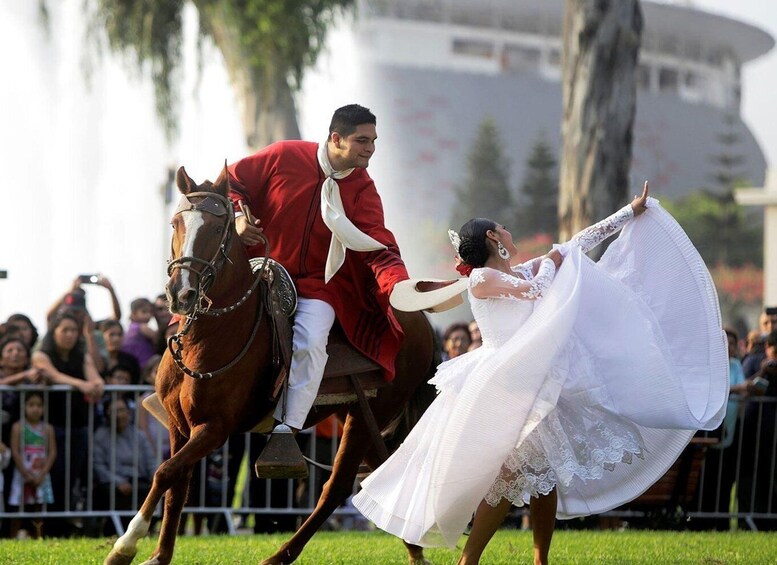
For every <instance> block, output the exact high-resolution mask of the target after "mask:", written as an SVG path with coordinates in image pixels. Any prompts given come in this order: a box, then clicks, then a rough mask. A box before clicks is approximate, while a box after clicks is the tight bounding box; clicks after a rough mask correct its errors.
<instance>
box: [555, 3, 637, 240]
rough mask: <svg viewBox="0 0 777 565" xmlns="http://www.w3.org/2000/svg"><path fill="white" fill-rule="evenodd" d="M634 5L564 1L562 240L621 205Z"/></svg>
mask: <svg viewBox="0 0 777 565" xmlns="http://www.w3.org/2000/svg"><path fill="white" fill-rule="evenodd" d="M642 23H643V22H642V12H641V9H640V5H639V1H638V0H567V2H566V11H565V14H564V30H563V36H564V49H563V55H562V93H563V122H562V128H561V131H562V137H563V147H562V154H561V171H560V187H559V191H560V194H559V227H560V232H561V233H560V239H561V240H562V241H564V240H566V239H568V238H569V237H571V236H572V235H574V233H576V232H577V231H578V230H580V229H582V228H584V227H586V226H588V225H589V224H590V223H591V222H593V221H596V220H599V219H601V218H604V217H605V216H607V215H608V214H610V213H612V212H613V211H614V210H615V209H616V208H617V207H618V206H619V205H621V204H622V203H623V202H624V200H625V199H626V196H627V192H628V189H627V187H628V180H629V177H628V172H629V164H630V162H631V147H632V128H633V123H634V113H635V107H636V82H635V71H636V68H637V55H638V53H639V46H640V41H641V36H642Z"/></svg>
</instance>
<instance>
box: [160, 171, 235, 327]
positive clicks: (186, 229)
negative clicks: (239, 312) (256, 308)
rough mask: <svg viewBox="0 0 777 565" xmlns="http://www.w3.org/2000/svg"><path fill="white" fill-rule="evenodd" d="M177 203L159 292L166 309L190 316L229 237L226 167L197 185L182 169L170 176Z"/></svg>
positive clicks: (231, 224)
mask: <svg viewBox="0 0 777 565" xmlns="http://www.w3.org/2000/svg"><path fill="white" fill-rule="evenodd" d="M175 184H176V185H177V186H178V190H179V191H180V192H181V195H182V196H181V202H180V203H179V204H178V208H177V209H176V211H175V213H174V214H173V219H172V221H171V224H172V226H173V239H172V244H171V250H170V251H171V255H170V262H169V264H168V267H167V274H168V275H169V276H170V280H168V282H167V285H166V287H165V290H166V291H167V297H168V299H169V301H170V310H171V311H172V312H174V313H176V314H181V315H186V314H193V313H195V312H196V311H197V309H198V308H199V307H200V305H201V300H202V299H203V298H204V297H205V293H206V292H207V290H208V288H209V287H210V285H211V284H213V281H214V280H215V278H216V276H217V275H218V273H219V271H220V270H221V268H222V266H223V265H224V262H225V261H226V260H227V255H228V254H229V249H230V246H231V244H232V239H233V237H234V235H235V214H234V212H233V209H232V203H231V202H230V200H229V199H228V198H227V194H228V193H229V175H228V174H227V167H226V164H225V165H224V170H223V171H222V172H221V174H220V175H219V178H218V179H217V180H216V182H215V183H212V182H210V181H205V182H204V183H202V184H200V185H197V183H195V182H194V181H193V180H192V179H191V178H190V177H189V175H187V174H186V171H185V170H184V168H183V167H181V168H180V169H178V172H177V173H176V175H175Z"/></svg>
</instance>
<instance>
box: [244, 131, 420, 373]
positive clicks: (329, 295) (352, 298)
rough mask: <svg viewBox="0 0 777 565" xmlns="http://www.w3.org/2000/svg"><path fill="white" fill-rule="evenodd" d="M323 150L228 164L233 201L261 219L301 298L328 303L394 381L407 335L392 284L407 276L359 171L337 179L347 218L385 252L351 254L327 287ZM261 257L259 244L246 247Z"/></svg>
mask: <svg viewBox="0 0 777 565" xmlns="http://www.w3.org/2000/svg"><path fill="white" fill-rule="evenodd" d="M317 149H318V144H316V143H312V142H307V141H281V142H278V143H273V144H272V145H269V146H267V147H265V148H264V149H262V150H261V151H259V152H257V153H255V154H253V155H251V156H249V157H246V158H244V159H241V160H240V161H238V162H237V163H234V164H232V165H230V166H229V173H230V178H229V180H230V183H232V187H231V190H230V198H231V199H232V201H233V202H234V203H235V210H238V207H237V201H238V200H241V199H243V200H246V203H247V204H248V206H249V207H250V209H251V213H252V214H253V215H254V216H256V217H257V218H258V219H260V220H261V221H262V223H261V227H262V228H264V234H265V235H266V236H267V239H268V241H269V243H270V256H271V257H272V258H273V259H275V260H276V261H279V262H280V263H282V264H283V266H284V267H286V269H287V270H288V271H289V274H290V275H291V277H292V278H293V279H294V283H295V284H296V285H297V292H298V294H299V296H301V297H303V298H316V299H319V300H323V301H325V302H327V303H328V304H330V305H331V306H332V308H334V311H335V315H336V316H337V320H338V321H339V322H340V325H341V326H342V328H343V331H344V332H345V335H346V337H347V338H348V339H349V340H350V342H351V343H352V344H353V346H354V347H356V349H358V350H359V351H361V352H362V353H364V354H365V355H366V356H367V357H369V358H370V359H373V360H374V361H375V362H377V363H378V364H379V365H381V366H382V367H383V368H384V370H385V372H386V378H387V380H392V379H393V378H394V359H395V357H396V355H397V352H398V351H399V347H400V345H401V341H402V337H403V334H402V330H401V328H400V326H399V324H398V322H397V320H396V318H395V317H394V315H393V313H392V312H391V309H390V307H389V303H388V297H389V294H390V293H391V290H392V289H393V288H394V285H395V284H396V283H397V282H399V281H402V280H405V279H407V278H409V277H408V274H407V269H405V264H404V263H403V262H402V258H401V257H400V254H399V248H398V247H397V242H396V240H395V239H394V235H393V234H392V233H391V232H390V231H389V230H388V229H386V227H385V225H384V222H383V204H382V203H381V200H380V196H379V195H378V191H377V190H376V189H375V184H374V183H373V182H372V179H371V178H370V176H369V175H368V174H367V171H366V170H365V169H361V168H357V169H356V170H354V171H353V172H352V173H351V174H350V175H349V176H348V177H346V178H344V179H342V180H339V181H337V182H338V184H339V185H340V196H341V198H342V201H343V208H344V209H345V214H346V216H347V217H348V218H349V219H350V220H351V222H353V223H354V225H355V226H356V227H358V228H359V229H360V230H361V231H363V232H364V233H366V234H367V235H369V236H371V237H373V238H374V239H376V240H377V241H379V242H381V243H383V244H384V245H386V247H387V249H385V250H380V251H369V252H357V251H352V250H350V249H349V250H347V251H346V254H345V263H344V264H343V266H342V267H340V270H338V271H337V273H336V274H335V276H334V277H333V278H332V279H331V280H330V281H329V283H328V284H324V267H325V265H326V258H327V253H328V252H329V242H330V240H331V238H332V232H330V231H329V228H327V227H326V225H325V224H324V221H323V219H322V218H321V185H322V184H323V182H324V178H325V177H324V173H323V171H322V170H321V167H319V165H318V159H317V157H316V151H317ZM248 253H249V255H250V256H251V257H258V256H264V253H265V250H264V248H263V247H262V246H261V245H258V246H253V247H250V248H249V249H248Z"/></svg>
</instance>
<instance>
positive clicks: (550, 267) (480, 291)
mask: <svg viewBox="0 0 777 565" xmlns="http://www.w3.org/2000/svg"><path fill="white" fill-rule="evenodd" d="M555 274H556V265H555V264H554V263H553V261H552V260H550V259H543V260H542V263H541V264H540V269H539V271H538V272H537V274H536V275H535V276H534V277H533V278H532V279H531V280H524V279H522V278H520V277H514V276H512V275H508V274H507V273H503V272H502V271H497V270H495V269H489V268H483V269H475V270H473V271H472V273H471V274H470V277H469V278H470V289H471V290H472V296H474V297H475V298H507V299H513V300H537V299H538V298H541V297H542V294H543V293H544V292H545V290H547V288H548V287H549V286H550V283H552V282H553V277H554V276H555Z"/></svg>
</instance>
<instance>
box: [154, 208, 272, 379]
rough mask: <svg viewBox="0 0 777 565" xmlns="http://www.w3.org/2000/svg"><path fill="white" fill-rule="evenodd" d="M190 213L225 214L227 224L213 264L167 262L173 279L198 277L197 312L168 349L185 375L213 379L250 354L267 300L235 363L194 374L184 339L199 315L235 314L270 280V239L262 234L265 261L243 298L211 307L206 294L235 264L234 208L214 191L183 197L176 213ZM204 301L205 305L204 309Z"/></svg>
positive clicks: (189, 259)
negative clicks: (187, 274)
mask: <svg viewBox="0 0 777 565" xmlns="http://www.w3.org/2000/svg"><path fill="white" fill-rule="evenodd" d="M192 196H201V197H203V200H201V201H200V202H196V203H194V202H192V201H191V200H189V197H192ZM211 199H212V200H211ZM214 200H215V201H214ZM190 210H196V211H202V212H208V213H210V214H213V215H216V216H224V215H225V216H226V222H225V225H224V233H223V235H222V236H221V242H220V243H219V247H218V249H217V251H216V253H215V255H214V256H213V258H212V259H211V260H210V261H205V260H204V259H200V258H199V257H194V256H182V257H178V258H177V259H171V260H170V261H169V263H168V266H167V274H168V276H172V272H173V270H175V269H186V270H188V271H191V272H193V273H195V274H196V275H197V300H196V301H195V302H194V310H193V311H192V312H191V313H190V314H187V316H186V321H185V322H184V326H183V329H181V331H179V332H178V333H176V334H174V335H172V336H170V337H169V338H168V339H167V348H168V349H169V350H170V354H171V355H172V357H173V361H175V364H176V365H177V366H178V368H179V369H181V371H183V372H184V373H185V374H187V375H189V376H190V377H192V378H195V379H212V378H213V377H215V376H216V375H219V374H221V373H223V372H225V371H228V370H229V369H231V368H232V367H234V366H235V365H236V364H237V363H238V362H239V361H240V360H241V359H242V358H243V357H244V356H245V354H246V353H247V352H248V349H249V347H250V346H251V343H253V341H254V338H255V337H256V334H257V332H258V330H259V326H260V325H261V323H262V317H263V314H264V307H265V304H264V300H259V307H258V311H257V315H256V321H255V322H254V327H253V329H252V330H251V336H250V337H249V338H248V341H247V342H246V343H245V345H244V346H243V349H242V350H241V351H240V353H238V354H237V356H236V357H235V358H234V359H232V361H230V362H229V363H227V364H226V365H224V366H223V367H221V368H220V369H217V370H215V371H208V372H204V371H195V370H193V369H190V368H189V367H187V366H186V364H185V363H184V361H183V349H184V345H183V339H182V338H183V337H184V336H185V335H187V334H188V333H189V330H190V328H191V325H192V323H193V322H194V321H195V320H197V318H198V317H199V316H200V315H204V316H214V317H217V316H221V315H223V314H229V313H230V312H233V311H235V310H236V309H237V308H239V307H240V306H242V305H243V304H245V302H246V301H247V300H248V298H249V297H250V296H251V294H253V292H254V290H256V288H257V287H258V286H259V283H260V282H261V281H262V280H263V279H264V280H267V279H268V275H269V261H268V260H267V259H268V257H269V253H270V246H269V245H268V243H267V239H266V238H265V237H264V236H262V235H260V236H259V237H260V238H261V240H262V243H263V244H264V249H265V260H264V265H263V268H262V269H261V270H259V271H257V272H256V275H255V278H254V282H253V283H252V284H251V286H250V287H248V290H246V291H245V292H244V293H243V296H242V297H241V298H240V299H239V300H238V301H237V302H235V303H234V304H232V305H230V306H226V307H224V308H212V306H213V301H212V300H211V299H210V298H208V296H207V295H206V292H207V291H208V289H209V288H210V286H211V284H212V283H213V281H214V280H215V279H216V276H217V275H218V274H219V272H220V271H221V269H222V267H223V266H224V264H225V263H226V262H227V261H229V262H230V263H232V261H231V260H230V259H229V250H230V248H231V247H232V238H233V235H234V234H235V233H236V232H235V212H234V210H233V209H232V205H231V202H230V201H229V199H227V198H226V197H224V196H222V195H221V194H218V193H215V192H191V193H189V194H188V195H184V196H183V197H182V198H181V202H180V204H179V205H178V208H177V209H176V211H175V214H180V213H182V212H186V211H190ZM193 264H202V265H204V268H203V269H202V270H201V271H200V270H197V269H195V268H194V267H193ZM203 302H205V306H203Z"/></svg>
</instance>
